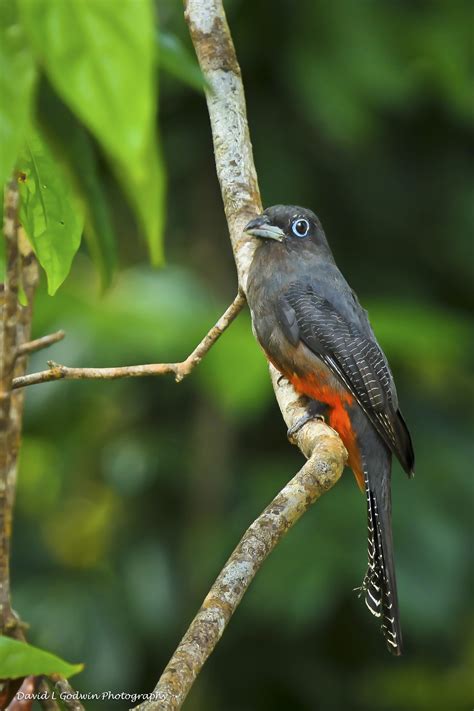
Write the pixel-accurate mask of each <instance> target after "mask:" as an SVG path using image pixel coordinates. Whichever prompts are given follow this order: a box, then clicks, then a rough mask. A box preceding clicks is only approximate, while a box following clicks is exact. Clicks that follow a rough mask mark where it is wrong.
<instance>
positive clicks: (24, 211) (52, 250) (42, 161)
mask: <svg viewBox="0 0 474 711" xmlns="http://www.w3.org/2000/svg"><path fill="white" fill-rule="evenodd" d="M19 165H20V167H21V180H20V196H21V203H20V219H21V222H22V224H23V226H24V228H25V231H26V233H27V235H28V237H29V239H30V241H31V243H32V245H33V248H34V250H35V253H36V255H37V257H38V260H39V262H40V264H41V266H42V267H43V269H44V270H45V272H46V274H47V277H48V291H49V293H50V294H54V293H55V292H56V290H57V289H58V287H59V286H60V285H61V284H62V283H63V281H64V279H65V278H66V277H67V275H68V273H69V270H70V268H71V263H72V260H73V258H74V255H75V254H76V252H77V250H78V249H79V245H80V242H81V234H82V225H83V222H82V216H81V211H80V210H79V209H78V207H77V206H76V205H75V204H74V197H73V196H72V195H71V193H70V190H69V186H68V183H67V181H66V179H65V177H64V175H62V174H61V172H60V170H59V166H58V165H57V164H55V162H54V160H53V159H52V157H51V155H50V153H49V151H48V149H47V148H46V146H45V145H44V144H43V143H42V142H41V139H40V138H39V136H37V135H30V137H29V139H28V141H27V143H26V146H25V151H24V154H23V156H22V157H21V159H20V161H19Z"/></svg>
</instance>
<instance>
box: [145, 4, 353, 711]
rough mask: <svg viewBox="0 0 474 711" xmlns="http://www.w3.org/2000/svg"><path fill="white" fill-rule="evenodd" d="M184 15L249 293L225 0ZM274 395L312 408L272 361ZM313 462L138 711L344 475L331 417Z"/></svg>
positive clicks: (251, 199)
mask: <svg viewBox="0 0 474 711" xmlns="http://www.w3.org/2000/svg"><path fill="white" fill-rule="evenodd" d="M185 8H186V9H185V16H186V20H187V23H188V26H189V30H190V33H191V37H192V40H193V44H194V48H195V50H196V54H197V57H198V60H199V64H200V66H201V69H202V72H203V74H204V77H205V79H206V82H207V87H208V89H207V91H206V98H207V106H208V111H209V117H210V120H211V129H212V136H213V141H214V153H215V159H216V169H217V175H218V178H219V182H220V186H221V191H222V198H223V202H224V209H225V213H226V217H227V223H228V227H229V234H230V239H231V243H232V248H233V251H234V257H235V262H236V266H237V272H238V280H239V285H240V288H241V289H242V291H243V292H244V293H245V288H246V283H247V275H248V270H249V266H250V263H251V261H252V256H253V253H254V250H255V243H254V242H253V240H252V239H251V238H249V237H248V236H246V235H245V234H244V233H243V228H244V227H245V225H246V223H247V222H248V221H249V220H250V219H251V218H252V217H254V216H255V215H256V214H258V213H259V212H261V200H260V194H259V190H258V182H257V176H256V171H255V166H254V162H253V156H252V146H251V142H250V135H249V129H248V123H247V115H246V107H245V97H244V90H243V85H242V79H241V74H240V68H239V65H238V62H237V58H236V54H235V49H234V45H233V43H232V38H231V35H230V32H229V27H228V25H227V20H226V17H225V14H224V9H223V7H222V2H221V0H185ZM270 375H271V379H272V384H273V388H274V390H275V395H276V398H277V400H278V404H279V406H280V409H281V412H282V415H283V418H284V420H285V422H286V424H287V426H288V427H292V426H294V425H295V423H296V422H298V420H299V419H300V418H301V417H302V416H303V415H305V414H306V407H305V406H306V404H307V401H306V400H305V398H302V397H300V396H299V395H298V394H297V393H296V392H295V390H294V389H293V387H292V386H291V384H290V383H289V382H288V381H287V380H285V379H283V378H281V377H280V374H279V373H278V371H276V370H275V368H273V367H272V366H270ZM294 440H295V442H296V444H297V445H298V446H299V448H300V449H301V451H302V452H303V454H304V455H305V456H306V457H307V459H308V461H307V462H306V464H305V465H304V466H303V467H302V468H301V469H300V471H299V472H298V473H297V474H296V476H295V477H294V478H293V479H292V480H291V481H290V482H289V483H288V484H287V485H286V486H285V487H284V489H282V491H281V492H280V493H279V494H278V495H277V496H276V497H275V499H274V500H273V501H272V502H271V504H270V505H269V506H268V507H267V508H266V509H265V510H264V511H263V513H262V514H261V515H260V516H259V517H258V518H257V519H256V521H254V523H253V524H252V525H251V526H250V528H249V529H248V530H247V531H246V533H245V534H244V536H243V538H242V539H241V541H240V543H239V544H238V546H237V548H236V549H235V550H234V552H233V553H232V555H231V557H230V558H229V560H228V561H227V563H226V565H225V566H224V568H223V570H222V571H221V573H220V574H219V576H218V577H217V580H216V581H215V583H214V585H213V586H212V588H211V590H210V591H209V593H208V595H207V597H206V598H205V600H204V602H203V604H202V606H201V608H200V610H199V612H198V613H197V615H196V617H195V618H194V620H193V621H192V622H191V624H190V626H189V628H188V630H187V632H186V633H185V635H184V637H183V639H182V640H181V642H180V643H179V645H178V648H177V649H176V651H175V653H174V654H173V656H172V658H171V660H170V661H169V663H168V665H167V666H166V669H165V670H164V672H163V674H162V676H161V678H160V680H159V682H158V684H157V685H156V687H155V689H154V692H153V695H152V698H150V699H149V700H147V701H145V702H143V703H142V704H140V705H139V706H137V707H136V709H137V710H139V711H172V710H175V709H180V708H181V706H182V704H183V702H184V700H185V698H186V696H187V694H188V692H189V690H190V688H191V687H192V684H193V683H194V680H195V679H196V677H197V675H198V674H199V672H200V670H201V669H202V666H203V664H204V663H205V661H206V660H207V659H208V657H209V655H210V654H211V653H212V651H213V650H214V647H215V645H216V644H217V642H218V641H219V639H220V637H221V636H222V634H223V632H224V629H225V627H226V625H227V623H228V622H229V620H230V618H231V616H232V614H233V613H234V612H235V609H236V608H237V605H238V604H239V602H240V600H241V599H242V597H243V595H244V593H245V591H246V590H247V588H248V586H249V585H250V583H251V581H252V580H253V578H254V576H255V574H256V573H257V571H258V570H259V568H260V566H261V565H262V563H263V562H264V560H265V559H266V557H267V556H268V555H269V553H270V552H271V551H272V550H273V548H274V547H275V546H276V545H277V544H278V542H279V541H280V539H281V538H282V536H284V535H285V533H286V532H287V530H288V529H289V528H290V527H291V526H292V525H293V524H294V523H295V522H296V521H297V520H298V519H299V518H300V516H302V514H303V513H304V512H305V511H306V510H307V509H308V508H309V506H310V505H311V504H312V503H313V502H314V501H316V500H317V499H318V498H319V497H320V496H321V495H322V494H323V493H325V492H326V491H327V490H328V489H330V488H331V487H332V486H333V485H334V484H335V483H336V482H337V480H338V479H339V477H340V475H341V473H342V470H343V467H344V464H345V461H346V451H345V449H344V447H343V445H342V442H341V440H340V439H339V437H338V435H337V434H336V433H335V432H334V431H333V430H332V429H331V428H329V427H327V426H326V425H325V424H323V423H321V422H318V421H310V422H309V423H308V424H306V425H305V426H304V427H302V428H301V429H300V430H299V431H298V432H297V433H296V435H295V436H294Z"/></svg>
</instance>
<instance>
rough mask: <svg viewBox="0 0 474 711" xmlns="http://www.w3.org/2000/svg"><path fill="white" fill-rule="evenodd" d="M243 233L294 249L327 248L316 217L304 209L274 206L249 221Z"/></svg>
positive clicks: (294, 206) (290, 206) (292, 206)
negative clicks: (314, 246) (316, 246)
mask: <svg viewBox="0 0 474 711" xmlns="http://www.w3.org/2000/svg"><path fill="white" fill-rule="evenodd" d="M244 232H245V233H246V234H248V235H251V236H252V237H259V238H261V239H264V240H273V241H274V242H280V243H284V244H285V245H286V246H288V247H290V246H291V247H294V248H296V249H299V248H301V247H302V246H303V245H305V246H306V247H308V246H310V243H312V244H313V245H318V246H323V245H324V246H327V242H326V237H325V235H324V232H323V229H322V227H321V223H320V221H319V219H318V218H317V216H316V215H315V214H314V212H312V210H308V209H306V208H304V207H298V206H296V205H274V206H273V207H267V209H266V210H265V211H264V212H262V214H261V215H259V216H258V217H255V218H254V219H253V220H251V221H250V222H249V223H248V225H247V226H246V227H245V230H244Z"/></svg>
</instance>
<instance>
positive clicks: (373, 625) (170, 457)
mask: <svg viewBox="0 0 474 711" xmlns="http://www.w3.org/2000/svg"><path fill="white" fill-rule="evenodd" d="M226 8H227V12H228V18H229V22H230V26H231V29H232V33H233V37H234V41H235V44H236V48H237V53H238V57H239V60H240V63H241V67H242V72H243V77H244V82H245V88H246V94H247V103H248V113H249V121H250V128H251V133H252V141H253V146H254V151H255V159H256V164H257V170H258V173H259V180H260V187H261V190H262V195H263V200H264V203H265V205H271V204H274V203H280V202H283V203H296V204H302V205H305V206H307V207H311V208H313V209H314V210H315V211H316V212H317V213H318V215H319V216H320V218H321V220H322V222H323V225H324V227H325V229H326V232H327V235H328V238H329V241H330V244H331V246H332V248H333V251H334V254H335V257H336V260H337V262H338V264H339V266H340V268H341V269H342V271H343V273H344V274H345V276H346V278H347V279H348V281H349V282H350V284H351V285H352V286H353V287H354V288H355V290H356V291H357V292H358V294H359V297H360V299H361V301H362V303H363V304H364V305H365V306H367V307H368V309H369V312H370V316H371V320H372V323H373V325H374V328H375V331H376V333H377V335H378V337H379V340H380V342H381V345H382V347H383V348H384V350H385V351H386V353H387V355H388V357H389V360H390V362H391V364H392V368H393V371H394V373H395V377H396V380H397V384H398V389H399V396H400V400H401V403H402V407H403V411H404V414H405V416H406V418H407V420H408V423H409V424H410V427H411V430H412V433H413V437H414V442H415V448H416V455H417V474H416V477H415V479H414V481H412V482H409V481H408V480H407V479H406V477H405V476H404V475H403V473H402V471H401V469H400V467H399V466H398V464H396V465H395V466H394V477H393V496H394V536H395V545H396V558H397V571H398V580H399V594H400V602H401V611H402V624H403V631H404V637H405V646H406V653H405V656H404V657H403V658H401V659H393V658H391V657H390V656H389V654H388V653H387V652H386V651H385V645H384V643H383V639H382V637H381V635H380V633H379V631H378V625H377V621H376V620H375V619H374V618H372V617H371V616H370V615H369V614H368V612H367V610H366V609H365V606H364V604H363V602H362V601H361V600H359V599H358V598H357V594H356V593H355V592H353V588H355V587H356V586H357V585H359V584H360V582H361V580H362V577H363V574H364V572H365V565H366V521H365V502H364V498H363V497H362V496H361V495H360V493H359V491H358V489H357V487H356V486H355V483H354V481H353V477H352V475H351V474H350V473H349V472H347V473H346V474H345V475H344V477H343V479H342V480H341V482H340V483H339V484H338V485H337V486H336V487H335V489H334V490H332V491H331V492H330V493H329V494H328V495H327V496H325V497H324V498H323V499H322V500H321V501H320V502H318V504H317V505H316V506H315V507H314V508H313V509H312V510H311V511H309V512H308V513H307V515H306V516H305V517H304V519H303V520H302V521H301V522H300V523H299V524H298V525H297V526H296V528H295V529H294V530H292V531H291V532H290V533H289V534H288V536H287V537H286V539H285V540H284V541H283V542H282V543H281V545H280V546H279V547H278V549H277V550H276V551H275V552H274V553H273V555H272V556H271V558H270V559H269V560H268V561H267V562H266V564H265V566H264V567H263V569H262V570H261V571H260V573H259V574H258V576H257V578H256V580H255V582H254V583H253V585H252V587H251V589H250V590H249V592H248V594H247V595H246V596H245V598H244V600H243V602H242V604H241V606H240V608H239V609H238V611H237V613H236V615H235V617H234V618H233V620H232V621H231V623H230V625H229V627H228V629H227V631H226V633H225V635H224V637H223V639H222V641H221V642H220V644H219V645H218V647H217V649H216V651H215V653H214V654H213V656H212V657H211V659H210V660H209V662H208V663H207V664H206V666H205V668H204V670H203V672H202V673H201V675H200V677H199V679H198V681H197V683H196V684H195V687H194V688H193V690H192V693H191V695H190V697H189V699H188V701H187V702H186V705H185V708H186V709H189V711H241V710H245V711H247V710H250V709H255V710H257V709H258V710H259V711H269V710H271V711H277V710H279V709H292V710H294V711H312V710H321V711H324V710H326V709H342V708H344V709H347V710H348V711H358V710H362V709H363V710H365V711H372V710H373V711H380V710H382V711H404V710H406V711H417V710H420V711H421V709H423V710H424V709H430V711H448V710H454V709H468V708H471V707H472V703H473V699H474V689H473V675H472V669H473V665H474V634H473V633H474V614H473V609H472V566H471V567H469V564H468V563H469V558H470V554H471V552H472V481H473V477H472V462H473V451H472V425H473V414H472V397H473V394H474V382H473V379H472V373H471V371H470V369H469V365H470V362H471V361H472V354H473V339H472V331H471V330H470V324H469V313H470V309H472V306H473V301H474V299H473V296H474V294H473V283H474V279H473V273H472V267H473V255H472V237H473V204H474V201H473V199H472V198H473V190H472V187H473V182H472V171H471V166H470V163H469V149H470V148H472V143H473V118H474V107H473V103H472V81H471V79H470V75H469V63H470V62H472V55H471V56H470V55H469V51H470V48H469V39H470V36H469V33H470V27H469V24H470V23H469V18H470V17H471V19H472V14H471V11H472V5H471V4H470V3H468V2H460V1H458V0H455V1H453V2H450V3H446V2H441V1H438V2H423V1H421V0H420V1H419V2H402V1H400V2H397V3H392V2H389V1H388V0H385V1H383V2H382V1H379V2H375V0H370V1H369V0H364V1H361V2H354V1H352V0H351V1H349V0H339V1H338V2H334V3H331V2H323V1H322V0H318V1H315V0H300V1H299V2H291V1H290V0H286V1H285V0H273V2H271V3H270V2H264V1H263V0H259V1H255V2H252V3H249V2H244V0H233V1H230V0H229V2H227V3H226ZM158 10H159V17H160V25H161V28H162V30H163V31H169V32H172V33H174V34H176V35H178V36H180V37H181V38H182V39H183V41H184V42H185V43H186V44H187V45H188V46H190V44H189V40H188V38H187V32H186V27H185V24H184V21H183V18H182V8H181V5H180V3H170V2H166V1H163V2H161V3H159V4H158ZM160 81H161V88H160V92H161V96H160V130H161V137H162V141H163V152H164V159H165V164H166V168H167V173H168V204H167V211H168V216H167V227H166V245H165V246H166V254H167V265H166V267H165V268H163V269H161V270H153V269H151V268H150V267H148V266H146V264H147V255H146V248H145V246H144V245H143V243H142V242H140V241H139V240H138V239H137V235H136V228H135V226H134V223H133V220H132V219H131V216H130V214H129V212H128V209H127V208H126V207H125V206H124V204H123V201H122V199H121V198H120V197H119V196H118V193H117V192H116V188H115V186H114V182H113V180H112V179H111V176H110V175H109V174H108V172H107V168H106V166H105V163H104V166H103V174H102V180H103V184H104V185H105V186H106V188H107V190H108V192H109V196H110V198H111V199H112V201H114V217H115V222H116V228H117V230H118V233H119V235H120V265H121V271H120V273H119V274H118V276H117V277H116V279H115V283H114V285H113V286H112V287H111V288H110V289H109V290H108V291H106V293H105V294H104V295H101V294H100V288H99V286H98V284H97V277H96V274H95V272H94V268H93V266H92V264H91V262H90V259H89V257H88V255H87V252H86V250H85V248H84V247H83V248H82V250H81V253H80V254H79V256H78V258H77V259H76V260H75V262H74V265H73V270H72V273H71V275H70V277H69V278H68V279H67V281H66V282H65V284H64V286H63V287H62V288H61V289H60V291H59V292H58V294H57V296H55V297H54V298H52V297H49V296H47V294H46V288H45V285H44V284H43V285H42V288H41V291H40V294H39V296H38V299H37V303H36V307H35V322H34V331H35V335H41V334H45V333H48V332H50V331H52V330H55V329H57V328H64V329H65V330H66V331H67V339H66V340H65V341H64V342H62V343H61V344H59V345H57V346H55V347H54V350H52V351H51V352H50V353H48V354H45V353H41V354H38V355H36V356H35V357H34V358H32V359H31V362H30V370H31V371H33V370H37V369H41V368H42V367H43V366H44V363H45V361H46V359H47V358H48V357H51V358H53V359H54V360H56V361H58V362H62V363H66V364H69V365H83V366H87V365H96V366H98V365H120V364H132V363H142V362H159V361H162V360H166V361H169V360H179V359H181V358H183V357H184V356H185V355H187V353H188V352H189V351H190V350H191V349H192V348H193V346H194V345H195V344H196V343H197V342H198V340H199V339H200V338H201V336H202V335H203V334H204V333H205V332H206V331H207V329H208V328H209V327H210V326H211V325H212V324H213V323H214V321H215V319H216V318H217V317H218V316H219V315H220V313H221V311H222V310H223V309H224V308H225V306H226V305H227V304H228V303H229V301H230V300H231V299H232V298H233V296H234V294H235V290H236V279H235V269H234V264H233V259H232V254H231V250H230V245H229V240H228V237H227V232H226V224H225V220H224V216H223V210H222V206H221V199H220V194H219V189H218V184H217V179H216V175H215V168H214V162H213V154H212V143H211V136H210V129H209V122H208V116H207V111H206V107H205V102H204V98H203V96H202V94H200V93H199V92H197V91H193V90H192V89H188V88H187V87H186V86H185V85H183V84H181V83H178V82H177V81H176V79H173V78H171V77H170V76H168V75H165V74H163V76H162V77H160ZM301 463H302V457H301V455H300V453H299V452H298V451H297V450H296V449H295V448H292V447H291V446H290V445H289V444H288V442H287V440H286V434H285V426H284V424H283V421H282V419H281V416H280V414H279V411H278V409H277V406H276V404H275V401H274V397H273V393H272V390H271V387H270V385H269V379H268V376H267V372H266V364H265V361H264V358H263V356H262V355H261V353H260V350H259V348H258V347H257V345H256V343H255V342H254V340H253V337H252V334H251V331H250V323H249V317H248V314H247V313H244V314H242V315H240V316H239V318H238V320H237V321H236V322H235V323H234V325H233V326H232V327H231V329H230V330H229V331H228V332H227V333H226V334H225V336H224V337H223V338H222V339H221V341H219V343H218V344H217V345H216V346H215V348H214V349H213V350H212V351H211V353H210V354H209V355H208V357H207V358H206V359H205V361H204V362H203V363H202V365H201V366H200V367H199V368H198V369H197V370H196V371H195V372H194V373H193V375H192V376H191V377H189V378H188V379H187V380H185V381H184V382H183V383H181V384H180V385H176V384H174V383H173V381H172V380H171V379H166V378H157V379H147V380H135V381H122V382H108V383H94V382H82V383H76V382H71V383H66V382H62V383H52V384H48V385H41V386H37V387H34V388H31V389H29V390H28V392H27V398H26V413H25V436H24V442H23V448H22V452H21V465H20V476H19V490H18V498H17V509H16V520H15V531H14V541H13V543H14V546H13V585H14V605H15V608H16V609H17V610H18V612H19V613H20V614H21V616H22V618H23V619H25V620H26V621H28V622H29V623H30V624H31V630H30V632H29V639H30V641H31V642H32V643H34V644H37V645H38V646H42V647H44V648H46V649H49V650H51V651H53V652H55V653H57V654H60V655H62V656H63V657H65V658H66V659H68V660H71V661H82V662H84V663H85V665H86V667H85V670H84V672H83V673H82V674H80V675H79V676H77V677H75V678H74V679H73V684H74V686H75V687H76V688H78V689H79V690H81V691H98V692H101V691H104V690H108V689H111V690H115V691H130V692H138V693H142V692H146V691H151V690H152V688H153V686H154V684H155V682H156V680H157V678H158V676H159V673H160V672H161V670H162V668H163V667H164V665H165V664H166V662H167V660H168V658H169V657H170V655H171V653H172V652H173V650H174V648H175V646H176V644H177V643H178V641H179V639H180V637H181V635H182V634H183V632H184V631H185V629H186V627H187V625H188V623H189V622H190V620H191V618H192V617H193V615H194V613H195V612H196V610H197V609H198V607H199V605H200V603H201V601H202V599H203V597H204V596H205V594H206V592H207V590H208V588H209V586H210V584H211V583H212V582H213V580H214V578H215V576H216V575H217V573H218V572H219V570H220V569H221V567H222V565H223V563H224V562H225V560H226V558H227V557H228V555H229V554H230V552H231V551H232V549H233V547H234V545H235V544H236V543H237V541H238V539H239V538H240V536H241V534H242V533H243V531H244V530H245V529H246V527H247V526H248V525H249V524H250V523H251V521H252V520H253V519H254V517H255V516H256V515H258V513H259V512H260V511H261V510H262V509H263V508H264V507H265V506H266V504H267V503H268V502H269V501H270V499H271V498H272V497H273V496H274V495H275V494H276V493H277V492H278V491H279V489H280V488H281V487H282V485H283V484H284V483H285V482H286V481H287V480H288V479H289V478H290V477H291V476H292V475H293V474H294V473H295V472H296V470H297V469H298V468H299V467H300V465H301ZM86 706H87V708H91V709H94V708H98V707H97V706H94V705H93V704H92V703H90V704H86ZM99 707H102V708H104V706H103V704H102V705H100V704H99ZM110 707H111V708H112V703H111V702H110ZM121 707H123V708H126V707H127V704H126V702H125V703H124V704H122V705H121V704H120V703H119V702H118V703H115V704H114V705H113V708H121Z"/></svg>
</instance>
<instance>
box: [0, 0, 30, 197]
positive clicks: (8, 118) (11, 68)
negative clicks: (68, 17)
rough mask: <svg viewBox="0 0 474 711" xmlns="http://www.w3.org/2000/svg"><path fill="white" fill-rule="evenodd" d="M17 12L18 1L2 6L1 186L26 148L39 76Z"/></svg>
mask: <svg viewBox="0 0 474 711" xmlns="http://www.w3.org/2000/svg"><path fill="white" fill-rule="evenodd" d="M15 9H16V3H15V0H12V2H1V3H0V96H1V103H0V146H1V150H0V185H2V184H3V183H4V182H5V181H6V180H8V178H9V177H10V175H11V172H12V170H13V167H14V165H15V161H16V159H17V156H18V153H19V151H20V150H21V148H22V144H23V140H24V137H25V133H26V129H27V125H28V120H29V118H30V111H31V103H32V99H33V90H34V85H35V80H36V74H37V71H36V67H35V63H34V60H33V55H32V52H31V49H30V47H29V46H28V43H27V42H26V38H25V34H24V29H23V27H22V26H21V25H20V24H19V23H18V20H17V17H16V12H15Z"/></svg>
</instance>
